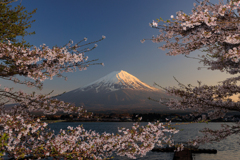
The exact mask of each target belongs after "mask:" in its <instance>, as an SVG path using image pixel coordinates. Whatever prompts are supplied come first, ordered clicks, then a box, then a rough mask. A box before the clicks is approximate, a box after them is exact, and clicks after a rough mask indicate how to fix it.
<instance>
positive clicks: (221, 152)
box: [49, 122, 240, 160]
mask: <svg viewBox="0 0 240 160" xmlns="http://www.w3.org/2000/svg"><path fill="white" fill-rule="evenodd" d="M81 124H83V127H84V128H85V129H87V130H90V129H91V130H95V131H97V132H99V133H103V132H107V133H117V130H118V127H125V128H131V126H132V124H133V122H59V123H50V124H49V127H50V128H51V129H54V130H55V132H56V133H57V132H59V130H60V129H67V127H68V126H72V127H76V126H78V125H81ZM173 124H174V123H173ZM221 124H223V123H222V122H219V123H217V122H216V123H208V124H206V123H197V124H187V125H186V124H184V125H179V126H177V127H178V128H179V129H183V130H182V131H180V132H179V133H177V134H175V135H174V137H173V139H174V140H175V141H187V140H188V139H193V138H195V137H196V136H201V133H200V132H199V130H201V129H203V128H205V127H208V128H211V129H218V128H220V126H221ZM228 124H234V123H228ZM141 125H147V122H142V123H141ZM239 147H240V137H239V135H233V136H230V137H228V138H227V139H226V140H223V141H221V142H216V143H213V144H205V145H201V146H200V147H199V148H204V149H216V150H217V154H203V153H200V154H193V159H194V160H240V151H239ZM173 154H174V153H172V152H170V153H165V152H152V151H150V152H148V153H147V156H145V157H140V158H137V159H139V160H146V159H147V160H172V159H173ZM128 159H129V158H127V157H119V156H115V157H114V160H128Z"/></svg>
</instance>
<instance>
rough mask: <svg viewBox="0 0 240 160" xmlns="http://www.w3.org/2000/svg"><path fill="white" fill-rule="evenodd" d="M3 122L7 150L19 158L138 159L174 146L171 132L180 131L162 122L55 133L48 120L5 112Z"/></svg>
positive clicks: (2, 132)
mask: <svg viewBox="0 0 240 160" xmlns="http://www.w3.org/2000/svg"><path fill="white" fill-rule="evenodd" d="M0 122H1V124H2V125H3V126H4V127H3V129H2V130H1V131H0V133H1V135H3V134H4V133H5V134H7V135H8V137H9V138H8V139H7V140H6V142H5V143H6V145H5V146H4V147H5V148H4V150H3V151H4V152H5V153H7V154H8V156H11V157H14V158H16V159H19V158H31V159H36V158H38V159H41V158H47V157H54V158H70V159H75V158H83V159H105V158H108V157H110V156H111V155H112V153H113V152H115V153H116V154H117V155H120V156H128V157H129V158H133V159H135V158H136V156H145V155H146V153H147V152H148V151H150V150H152V149H153V147H154V146H155V145H156V144H157V145H159V146H163V145H164V144H168V145H170V146H172V145H173V144H174V143H173V140H172V139H171V135H172V134H175V133H177V132H178V130H176V129H174V128H169V127H168V126H169V125H170V123H166V124H163V123H160V122H156V123H149V124H148V125H146V126H141V127H140V125H139V123H135V124H133V126H132V128H131V129H126V128H121V129H119V130H118V133H117V134H113V133H106V132H104V133H102V134H99V133H97V132H95V131H91V130H89V131H87V130H85V129H84V128H83V126H78V127H76V128H73V127H70V126H69V127H68V130H60V133H59V134H55V133H54V131H51V130H49V129H48V128H47V124H46V123H43V122H41V121H40V120H39V119H38V120H35V121H33V120H32V119H31V117H30V116H29V117H26V115H25V117H23V116H22V115H17V116H16V115H15V116H11V115H8V114H2V115H1V117H0Z"/></svg>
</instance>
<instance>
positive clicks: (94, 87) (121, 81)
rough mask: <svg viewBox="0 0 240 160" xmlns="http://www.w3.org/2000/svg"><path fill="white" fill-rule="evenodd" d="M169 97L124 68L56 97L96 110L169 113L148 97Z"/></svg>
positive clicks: (165, 108) (104, 111) (97, 111)
mask: <svg viewBox="0 0 240 160" xmlns="http://www.w3.org/2000/svg"><path fill="white" fill-rule="evenodd" d="M148 97H151V98H153V99H157V100H158V99H159V98H160V97H161V98H167V97H169V96H168V95H166V93H165V92H163V91H162V90H160V89H157V88H155V87H152V86H150V85H148V84H146V83H144V82H142V81H140V80H139V79H138V78H136V77H135V76H133V75H131V74H129V73H128V72H126V71H123V70H121V71H114V72H111V73H110V74H108V75H106V76H104V77H102V78H100V79H98V80H96V81H94V82H92V83H90V84H88V85H85V86H83V87H80V88H77V89H75V90H72V91H69V92H66V93H64V94H62V95H60V96H58V97H56V98H57V99H59V100H64V101H65V102H71V103H74V104H75V105H76V106H84V108H86V109H87V110H88V111H90V112H96V113H149V112H158V113H159V112H164V113H170V112H171V113H173V112H176V111H174V110H169V109H168V107H165V106H162V105H160V104H159V103H157V102H154V101H151V100H149V99H148Z"/></svg>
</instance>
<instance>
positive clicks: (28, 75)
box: [0, 0, 182, 159]
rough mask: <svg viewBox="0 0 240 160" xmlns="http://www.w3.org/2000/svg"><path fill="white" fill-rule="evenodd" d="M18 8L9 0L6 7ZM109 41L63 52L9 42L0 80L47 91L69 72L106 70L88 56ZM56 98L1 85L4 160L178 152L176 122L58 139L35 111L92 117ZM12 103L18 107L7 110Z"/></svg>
mask: <svg viewBox="0 0 240 160" xmlns="http://www.w3.org/2000/svg"><path fill="white" fill-rule="evenodd" d="M12 2H14V1H8V0H4V1H1V2H0V5H5V3H6V4H10V3H12ZM23 33H25V32H24V31H23ZM16 34H17V33H16ZM16 34H15V35H16ZM10 35H11V34H10ZM5 38H8V37H5ZM105 38H106V37H105V36H102V38H101V39H99V40H97V41H94V42H90V43H87V42H85V41H87V38H84V39H83V40H81V41H80V42H78V43H76V44H74V43H73V41H70V42H69V43H67V44H66V45H65V46H63V47H57V46H55V47H52V48H49V47H47V46H46V45H45V44H43V45H42V46H40V47H36V46H32V47H30V46H26V45H16V44H15V43H14V37H13V39H4V40H3V41H1V42H0V60H1V61H2V62H1V64H0V78H2V79H5V80H10V81H13V82H14V83H18V84H22V85H27V86H28V87H36V89H40V90H41V89H42V88H43V81H44V80H46V79H52V78H53V77H54V76H57V77H64V76H63V75H62V73H64V72H73V71H76V69H77V68H78V69H79V70H82V69H86V68H87V67H89V66H90V65H94V64H102V63H96V62H95V61H96V60H92V61H88V60H87V59H88V57H87V56H86V55H85V54H86V53H87V52H89V51H91V50H93V49H95V48H96V47H97V45H96V43H97V42H99V41H102V40H103V39H105ZM94 44H95V45H94ZM89 46H90V47H89ZM102 65H103V64H102ZM17 75H18V76H23V77H25V80H24V81H21V80H19V79H18V78H17V77H16V76H17ZM65 79H67V77H65ZM50 94H51V93H49V94H45V95H44V94H36V93H35V92H33V93H31V94H27V93H24V92H23V91H21V90H20V91H14V89H13V88H9V87H6V86H4V87H3V86H2V85H1V84H0V158H1V156H3V155H4V154H6V156H8V157H10V158H12V159H42V158H48V157H52V158H56V159H61V158H65V159H106V158H110V157H111V155H112V153H113V152H115V153H116V154H117V155H120V156H128V157H130V158H136V156H144V155H146V153H147V152H148V151H150V150H152V149H153V147H154V146H155V145H159V146H162V145H164V144H168V145H169V146H172V145H173V141H172V139H171V136H172V135H173V134H175V133H177V132H178V130H176V129H174V128H172V127H171V126H170V122H169V123H166V124H163V123H160V122H156V123H153V124H152V123H149V124H148V125H146V126H141V127H140V125H139V123H135V124H133V126H132V128H131V129H127V128H119V130H118V133H117V134H113V133H103V134H99V133H96V132H95V131H91V130H89V131H87V130H85V129H84V128H83V126H78V127H76V128H73V127H70V126H69V127H68V129H67V130H61V131H60V133H59V134H55V132H54V130H51V129H50V128H48V125H47V123H44V122H42V121H40V120H39V119H36V118H35V117H34V116H33V115H32V114H31V113H32V111H36V110H41V111H43V113H44V114H55V113H56V112H57V111H62V112H64V113H73V112H74V113H78V114H79V115H82V114H85V113H86V111H85V110H84V109H83V108H82V107H79V106H75V105H73V104H70V103H66V102H64V101H60V100H58V99H54V97H51V96H50ZM7 103H16V105H15V106H14V107H12V108H11V109H6V108H5V105H6V104H7ZM181 148H182V146H179V149H181Z"/></svg>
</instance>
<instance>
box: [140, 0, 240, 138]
mask: <svg viewBox="0 0 240 160" xmlns="http://www.w3.org/2000/svg"><path fill="white" fill-rule="evenodd" d="M196 2H197V3H194V8H193V9H192V13H191V14H186V13H184V12H183V11H179V12H177V14H176V16H174V15H171V19H169V20H166V21H165V20H163V19H162V18H159V19H157V20H156V21H153V22H152V23H150V26H152V27H153V28H156V29H158V30H159V32H160V34H159V35H157V36H153V37H152V38H151V39H150V40H152V42H154V43H161V42H163V43H164V44H163V45H161V46H160V47H159V49H162V50H165V49H167V50H168V52H167V53H166V54H167V55H170V56H175V55H180V54H182V55H185V56H186V57H189V56H188V55H189V54H190V53H191V52H193V51H195V50H201V51H202V53H204V52H205V53H206V54H202V55H198V57H197V58H196V59H198V60H199V61H200V62H201V63H203V65H205V66H207V69H210V70H213V71H215V70H219V71H221V72H226V73H228V74H231V75H237V74H239V73H240V54H239V53H240V27H239V26H240V17H239V16H240V6H239V5H240V1H239V0H228V1H227V3H226V4H224V3H223V2H219V4H213V3H211V2H210V1H209V0H204V1H202V2H198V1H196ZM162 22H163V23H164V24H163V25H162V24H160V23H162ZM144 41H145V39H143V40H142V42H144ZM239 80H240V76H236V77H232V78H228V79H226V80H224V81H222V82H219V84H218V85H211V86H210V85H206V84H202V82H200V81H198V86H193V85H191V84H188V85H184V84H182V83H180V82H178V81H177V82H178V84H179V88H177V87H168V88H163V87H162V88H163V89H164V90H166V91H167V92H168V93H169V94H171V95H175V96H178V97H181V99H180V100H177V99H171V100H161V101H160V102H161V103H163V104H166V105H167V106H168V107H170V108H173V109H193V110H195V111H196V112H195V114H201V113H208V116H209V118H210V119H216V118H218V117H223V116H224V115H225V114H226V113H227V112H229V111H237V112H239V111H240V101H233V100H232V99H231V97H230V96H232V95H234V94H238V93H240V86H239V85H238V84H237V82H239ZM203 132H205V133H206V135H205V137H204V138H203V139H201V140H198V142H200V141H201V142H206V141H218V140H221V139H223V138H226V137H227V136H229V135H232V134H239V133H240V125H239V124H236V125H235V126H228V125H224V128H223V129H222V130H219V131H213V130H211V129H205V130H203Z"/></svg>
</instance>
